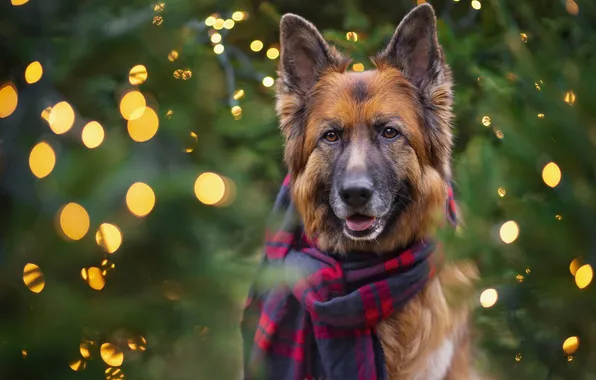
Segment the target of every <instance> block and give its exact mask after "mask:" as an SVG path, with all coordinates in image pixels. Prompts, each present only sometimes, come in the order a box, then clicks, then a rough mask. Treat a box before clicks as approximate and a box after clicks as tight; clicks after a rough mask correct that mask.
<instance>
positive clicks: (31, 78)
mask: <svg viewBox="0 0 596 380" xmlns="http://www.w3.org/2000/svg"><path fill="white" fill-rule="evenodd" d="M42 75H43V67H42V66H41V63H40V62H39V61H35V62H31V63H30V64H29V65H28V66H27V68H26V69H25V81H26V82H27V83H29V84H33V83H36V82H38V81H39V80H40V79H41V77H42Z"/></svg>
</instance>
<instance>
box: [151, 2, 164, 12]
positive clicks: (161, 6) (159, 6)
mask: <svg viewBox="0 0 596 380" xmlns="http://www.w3.org/2000/svg"><path fill="white" fill-rule="evenodd" d="M165 6H166V4H165V3H157V4H155V5H154V6H153V11H155V12H161V11H163V10H164V8H165Z"/></svg>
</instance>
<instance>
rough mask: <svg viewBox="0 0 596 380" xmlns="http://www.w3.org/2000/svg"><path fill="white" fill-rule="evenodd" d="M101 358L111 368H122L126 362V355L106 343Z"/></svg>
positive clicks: (102, 347)
mask: <svg viewBox="0 0 596 380" xmlns="http://www.w3.org/2000/svg"><path fill="white" fill-rule="evenodd" d="M100 353H101V358H102V359H103V361H104V362H105V363H106V364H107V365H109V366H111V367H120V366H121V365H122V362H123V361H124V353H123V352H122V351H120V350H118V348H117V347H116V346H115V345H113V344H112V343H104V344H102V345H101V348H100Z"/></svg>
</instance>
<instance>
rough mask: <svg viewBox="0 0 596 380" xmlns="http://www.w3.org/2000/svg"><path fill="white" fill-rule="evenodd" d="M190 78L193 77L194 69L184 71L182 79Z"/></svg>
mask: <svg viewBox="0 0 596 380" xmlns="http://www.w3.org/2000/svg"><path fill="white" fill-rule="evenodd" d="M190 78H192V71H190V69H186V70H184V71H182V80H189V79H190Z"/></svg>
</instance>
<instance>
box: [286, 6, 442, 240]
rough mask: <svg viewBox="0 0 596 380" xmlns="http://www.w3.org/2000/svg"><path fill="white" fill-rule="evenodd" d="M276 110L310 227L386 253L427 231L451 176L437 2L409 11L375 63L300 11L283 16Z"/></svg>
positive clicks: (297, 199) (323, 236)
mask: <svg viewBox="0 0 596 380" xmlns="http://www.w3.org/2000/svg"><path fill="white" fill-rule="evenodd" d="M280 34H281V63H280V70H279V79H278V81H277V112H278V115H279V117H280V122H281V130H282V133H283V134H284V136H285V138H286V146H285V161H286V164H287V166H288V168H289V169H290V172H291V174H292V184H291V187H292V197H293V200H294V203H295V205H296V208H297V209H298V212H299V213H300V215H301V217H302V220H303V222H304V226H305V230H306V233H307V234H308V235H310V236H312V235H315V234H316V236H317V238H318V242H319V245H320V246H321V248H323V249H326V250H331V251H335V252H346V251H350V250H369V251H375V252H384V251H389V250H392V249H395V248H397V247H399V246H404V245H405V244H407V243H409V242H410V241H412V240H413V239H417V238H422V237H423V236H424V235H425V234H426V233H428V232H429V229H431V228H433V226H434V225H435V224H436V223H435V222H436V220H437V217H436V216H437V212H439V214H440V211H441V208H442V207H444V201H445V196H446V181H447V180H448V179H449V177H450V156H451V146H452V137H451V129H450V121H451V118H452V112H451V106H452V92H451V87H452V82H451V73H450V70H449V68H448V67H447V65H446V63H445V59H444V56H443V51H442V49H441V47H440V45H439V43H438V40H437V33H436V17H435V14H434V11H433V9H432V7H431V6H430V5H427V4H424V5H421V6H418V7H416V8H415V9H414V10H412V11H411V12H410V13H409V14H408V15H407V16H406V17H405V18H404V19H403V20H402V22H401V23H400V25H399V26H398V27H397V29H396V31H395V34H394V35H393V37H392V38H391V40H390V42H389V45H388V46H387V47H386V48H385V49H384V50H383V51H381V52H380V53H379V54H378V55H377V56H376V57H374V58H373V63H374V65H375V67H376V69H375V70H371V71H364V72H349V71H347V68H348V65H349V63H350V61H349V59H347V58H345V57H343V56H342V55H341V54H340V53H339V52H338V51H337V50H336V49H335V48H334V47H332V46H330V45H329V44H328V43H327V42H326V41H325V40H324V39H323V37H322V36H321V34H320V33H319V32H318V30H317V29H316V28H315V27H314V26H313V25H312V24H311V23H309V22H308V21H306V20H304V19H303V18H301V17H299V16H296V15H291V14H287V15H285V16H283V18H282V20H281V33H280Z"/></svg>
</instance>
